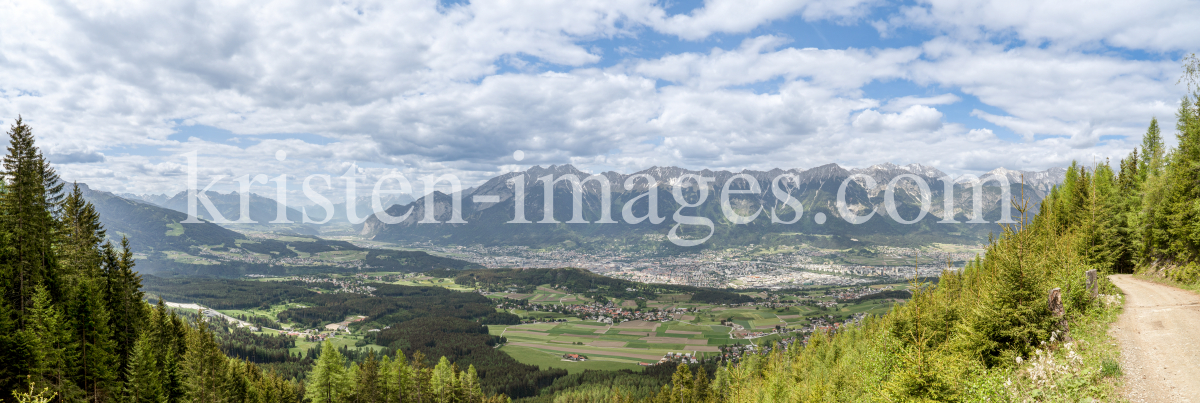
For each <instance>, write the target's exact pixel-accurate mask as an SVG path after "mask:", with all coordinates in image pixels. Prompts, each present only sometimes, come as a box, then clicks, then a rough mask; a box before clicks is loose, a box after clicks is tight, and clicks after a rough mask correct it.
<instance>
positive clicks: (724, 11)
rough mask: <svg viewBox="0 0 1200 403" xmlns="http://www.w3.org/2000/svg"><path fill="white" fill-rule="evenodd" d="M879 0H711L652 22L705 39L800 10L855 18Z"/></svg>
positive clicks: (811, 16)
mask: <svg viewBox="0 0 1200 403" xmlns="http://www.w3.org/2000/svg"><path fill="white" fill-rule="evenodd" d="M873 3H876V1H875V0H849V1H821V0H764V1H752V2H746V1H737V0H708V1H705V3H704V7H702V8H699V9H697V10H695V11H693V12H692V13H690V14H677V15H673V16H670V17H665V18H663V17H661V14H655V15H654V16H655V17H660V18H661V19H653V20H651V21H650V25H652V26H654V27H655V29H657V30H658V31H661V32H664V33H669V34H673V35H678V36H679V37H680V38H684V39H689V40H696V39H703V38H706V37H708V36H709V35H712V34H715V33H744V32H749V31H750V30H751V29H753V28H755V27H757V26H759V25H762V24H764V23H768V22H772V21H776V20H781V19H784V18H787V17H790V16H792V15H796V14H799V15H801V16H802V17H803V18H804V19H805V20H809V21H813V20H819V19H831V18H853V17H858V16H861V15H863V14H864V13H865V12H866V11H868V9H869V6H870V5H872V4H873Z"/></svg>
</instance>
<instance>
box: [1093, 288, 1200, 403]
mask: <svg viewBox="0 0 1200 403" xmlns="http://www.w3.org/2000/svg"><path fill="white" fill-rule="evenodd" d="M1109 279H1110V280H1112V282H1113V284H1115V285H1116V286H1117V287H1120V288H1121V291H1123V292H1124V293H1125V311H1124V313H1122V314H1121V318H1120V319H1119V320H1117V323H1116V324H1115V325H1114V326H1113V329H1112V331H1113V333H1114V335H1115V336H1116V338H1117V340H1118V341H1119V342H1120V344H1121V369H1122V370H1123V371H1124V373H1125V390H1124V391H1123V393H1124V395H1125V397H1126V398H1128V399H1129V401H1131V402H1200V296H1198V295H1196V294H1195V293H1192V292H1190V291H1185V290H1181V289H1178V288H1174V287H1170V286H1166V285H1161V284H1156V283H1152V282H1149V281H1145V280H1140V279H1137V278H1134V277H1133V276H1130V275H1114V276H1110V277H1109Z"/></svg>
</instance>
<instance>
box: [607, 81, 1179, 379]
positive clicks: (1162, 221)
mask: <svg viewBox="0 0 1200 403" xmlns="http://www.w3.org/2000/svg"><path fill="white" fill-rule="evenodd" d="M1190 77H1195V75H1192V76H1190ZM1193 84H1195V83H1194V82H1193ZM1198 103H1200V92H1197V93H1193V95H1192V96H1191V97H1187V98H1184V99H1183V100H1182V101H1181V103H1180V106H1179V110H1178V112H1177V122H1178V123H1177V124H1176V127H1175V129H1176V130H1175V131H1176V133H1175V136H1176V138H1177V139H1178V146H1177V147H1175V148H1168V147H1166V145H1165V144H1164V139H1163V135H1162V133H1161V129H1160V128H1159V126H1158V122H1157V120H1152V121H1151V123H1150V127H1149V129H1148V130H1147V132H1146V135H1145V137H1144V139H1143V143H1142V146H1141V147H1140V148H1139V149H1137V150H1135V151H1134V152H1132V153H1131V154H1130V155H1129V156H1128V157H1127V158H1125V159H1123V160H1121V161H1119V162H1117V163H1116V166H1117V168H1116V169H1114V168H1113V167H1112V166H1111V164H1110V162H1108V161H1101V162H1099V163H1098V164H1097V165H1096V166H1094V167H1091V168H1084V167H1082V166H1080V165H1078V164H1076V165H1073V166H1072V167H1071V168H1070V169H1069V170H1068V171H1067V175H1066V180H1065V181H1064V183H1063V184H1062V185H1061V186H1058V187H1056V188H1055V189H1054V190H1053V191H1052V192H1051V193H1050V195H1049V196H1048V197H1047V198H1046V199H1045V200H1044V201H1043V202H1042V205H1041V209H1040V212H1039V213H1038V214H1036V215H1035V216H1032V217H1029V216H1024V215H1023V217H1022V219H1021V223H1020V224H1017V225H1015V226H1012V227H1007V228H1005V229H1004V231H1003V232H1002V233H1001V234H999V235H998V236H997V237H995V238H994V239H993V240H992V242H990V244H989V246H988V249H987V254H986V258H983V259H977V260H976V261H974V262H972V263H971V264H968V265H967V267H966V268H965V269H963V270H961V271H952V272H951V271H948V272H946V273H945V274H943V275H942V276H941V278H940V279H939V280H938V282H937V284H917V285H918V286H919V287H918V289H919V291H917V292H916V293H915V294H914V297H913V299H912V300H911V301H910V302H908V303H907V304H905V305H903V306H898V307H896V308H894V310H893V311H892V312H891V313H890V314H888V315H886V316H883V317H878V318H872V319H869V320H868V321H866V322H865V323H864V324H862V325H861V326H858V327H852V328H848V329H844V330H842V331H839V332H836V333H834V334H826V333H816V334H814V335H813V336H812V338H811V339H810V340H809V341H808V343H807V346H805V347H803V348H789V349H787V351H786V352H784V351H780V350H777V351H776V352H775V353H773V354H771V355H769V356H754V357H752V358H749V359H747V360H745V361H743V362H741V363H739V364H738V365H734V366H730V367H723V368H721V369H720V370H718V372H717V374H716V375H715V377H712V379H711V380H710V379H706V378H705V377H703V376H695V375H694V374H692V373H691V372H690V371H688V370H687V369H686V368H684V367H681V368H680V370H679V371H678V372H677V373H676V377H675V379H674V381H673V383H672V385H671V386H669V387H664V388H663V389H662V390H660V392H659V393H658V394H657V395H656V397H655V398H653V399H652V400H654V401H659V402H687V401H712V402H766V401H1085V400H1091V399H1095V400H1101V401H1105V400H1113V399H1116V396H1115V392H1114V385H1115V384H1116V380H1115V378H1116V377H1117V376H1119V375H1120V374H1121V370H1120V367H1119V364H1118V363H1117V361H1116V354H1117V353H1116V351H1115V350H1114V348H1113V347H1112V342H1111V340H1109V339H1106V337H1107V336H1106V333H1107V331H1108V324H1109V323H1110V322H1111V321H1112V320H1113V318H1114V317H1115V316H1114V315H1115V313H1116V308H1115V305H1114V304H1113V302H1114V301H1117V300H1119V299H1118V298H1115V297H1109V296H1107V295H1106V294H1116V293H1118V291H1116V290H1115V289H1113V287H1112V286H1111V284H1109V283H1108V282H1107V281H1106V280H1105V277H1104V276H1105V275H1106V274H1110V273H1118V272H1126V273H1128V272H1133V271H1143V272H1146V273H1149V274H1154V275H1160V276H1164V277H1167V278H1170V279H1174V280H1176V281H1179V282H1183V283H1192V284H1194V283H1196V282H1197V281H1198V280H1200V262H1198V260H1200V112H1198V110H1197V106H1198ZM1017 204H1018V206H1019V207H1020V208H1021V209H1022V210H1026V211H1029V210H1031V209H1029V207H1030V206H1029V205H1028V203H1021V202H1020V200H1018V202H1017ZM1088 270H1096V271H1098V274H1099V275H1098V284H1097V286H1096V287H1097V290H1096V293H1095V294H1093V292H1092V291H1091V290H1089V289H1088V288H1087V280H1086V279H1087V276H1086V272H1087V271H1088ZM1056 295H1058V296H1061V308H1058V306H1056V305H1055V304H1053V303H1052V302H1056V301H1057V300H1056V299H1055V298H1054V296H1056ZM1056 308H1058V309H1056ZM710 381H711V382H710ZM616 394H617V395H620V393H616Z"/></svg>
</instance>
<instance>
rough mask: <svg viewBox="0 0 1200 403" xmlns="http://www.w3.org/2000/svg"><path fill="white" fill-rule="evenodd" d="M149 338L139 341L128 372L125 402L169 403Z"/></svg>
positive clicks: (159, 366) (158, 364)
mask: <svg viewBox="0 0 1200 403" xmlns="http://www.w3.org/2000/svg"><path fill="white" fill-rule="evenodd" d="M151 343H152V341H151V340H150V339H149V338H146V337H143V338H141V339H138V341H137V343H136V344H134V348H133V355H132V357H130V360H129V369H128V370H127V371H126V372H127V373H126V376H125V378H126V381H125V396H124V397H125V400H126V401H127V402H130V403H160V402H167V401H168V399H167V395H166V393H165V391H164V390H163V384H164V382H163V376H162V371H161V365H160V363H159V361H158V358H157V357H155V354H154V345H153V344H151Z"/></svg>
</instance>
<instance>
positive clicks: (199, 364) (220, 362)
mask: <svg viewBox="0 0 1200 403" xmlns="http://www.w3.org/2000/svg"><path fill="white" fill-rule="evenodd" d="M186 333H187V351H186V353H185V354H184V356H183V360H182V368H181V369H182V370H181V371H180V372H181V373H182V374H183V376H182V377H181V379H182V381H183V386H184V390H185V392H184V394H185V396H186V399H185V401H188V402H195V403H201V402H216V401H220V400H221V384H222V381H223V380H224V377H225V365H226V363H227V361H228V358H226V357H225V355H224V354H221V349H220V347H219V346H218V345H217V342H216V340H214V339H213V335H212V332H210V331H209V330H208V323H206V322H204V321H203V319H200V321H199V322H198V323H197V327H196V328H194V329H187V332H186Z"/></svg>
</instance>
